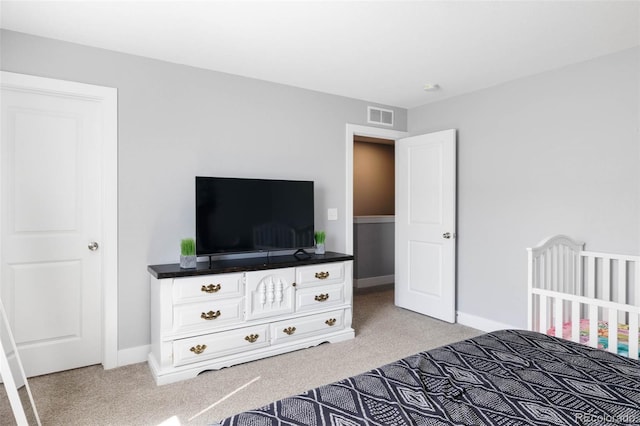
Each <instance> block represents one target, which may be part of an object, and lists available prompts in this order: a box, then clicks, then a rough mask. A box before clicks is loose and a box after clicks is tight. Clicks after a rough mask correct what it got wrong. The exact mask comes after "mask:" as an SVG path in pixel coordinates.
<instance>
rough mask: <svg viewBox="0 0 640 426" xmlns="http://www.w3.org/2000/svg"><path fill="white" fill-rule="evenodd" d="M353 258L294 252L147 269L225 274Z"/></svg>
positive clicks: (170, 274) (163, 273)
mask: <svg viewBox="0 0 640 426" xmlns="http://www.w3.org/2000/svg"><path fill="white" fill-rule="evenodd" d="M345 260H353V256H352V255H350V254H343V253H335V252H331V251H328V252H326V253H325V254H312V253H310V257H309V258H308V259H298V258H296V257H295V256H293V255H292V254H290V255H286V256H263V257H251V258H244V259H232V260H214V261H213V262H211V264H209V261H208V260H207V261H204V262H198V264H197V267H196V268H195V269H182V268H180V264H179V263H168V264H164V265H149V266H148V267H147V270H148V271H149V272H150V273H151V275H153V276H154V277H156V278H158V279H163V278H179V277H193V276H197V275H210V274H225V273H229V272H246V271H260V270H265V269H278V268H289V267H292V266H305V265H315V264H319V263H330V262H342V261H345Z"/></svg>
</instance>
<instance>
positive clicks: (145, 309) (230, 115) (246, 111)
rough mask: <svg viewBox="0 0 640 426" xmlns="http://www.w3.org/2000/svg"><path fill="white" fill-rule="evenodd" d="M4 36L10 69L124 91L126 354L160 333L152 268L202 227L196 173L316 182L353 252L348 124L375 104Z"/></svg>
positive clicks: (329, 227)
mask: <svg viewBox="0 0 640 426" xmlns="http://www.w3.org/2000/svg"><path fill="white" fill-rule="evenodd" d="M1 36H2V37H1V56H0V59H1V67H2V69H3V70H5V71H11V72H18V73H24V74H33V75H38V76H43V77H51V78H58V79H64V80H72V81H79V82H83V83H90V84H97V85H103V86H109V87H116V88H117V89H118V120H119V131H118V139H119V142H118V149H119V153H118V162H119V165H118V167H119V170H118V179H119V184H118V189H119V217H118V221H119V239H120V241H119V307H118V320H119V348H120V349H121V350H122V349H127V348H135V347H139V346H142V345H146V344H148V343H149V341H150V338H149V288H148V277H147V271H146V268H147V265H149V264H159V263H176V262H177V261H178V257H179V243H180V239H181V238H182V237H185V236H193V235H194V226H195V218H194V176H196V175H203V176H237V177H260V178H282V179H308V180H314V181H315V187H316V226H317V227H318V228H319V229H325V230H326V231H327V249H328V250H334V251H344V250H345V247H346V242H345V235H344V234H345V233H344V229H345V222H344V211H345V204H344V203H345V201H344V200H345V196H346V195H345V187H346V181H345V161H346V160H345V150H344V138H345V125H346V123H354V124H366V112H367V105H370V103H367V102H365V101H361V100H355V99H349V98H344V97H339V96H333V95H327V94H322V93H318V92H313V91H308V90H302V89H298V88H293V87H289V86H284V85H279V84H273V83H267V82H263V81H258V80H253V79H247V78H242V77H238V76H233V75H229V74H223V73H218V72H213V71H206V70H202V69H197V68H192V67H187V66H182V65H176V64H171V63H167V62H161V61H157V60H152V59H146V58H141V57H136V56H131V55H125V54H120V53H115V52H111V51H106V50H101V49H95V48H90V47H84V46H80V45H75V44H70V43H64V42H60V41H55V40H50V39H44V38H40V37H33V36H29V35H25V34H20V33H15V32H10V31H4V30H3V31H2V33H1ZM203 53H206V52H203ZM211 54H214V53H211ZM383 107H385V108H389V106H386V105H383ZM393 109H394V111H395V117H396V123H397V127H396V129H397V130H406V118H407V112H406V110H404V109H400V108H393ZM328 207H336V208H338V218H339V220H338V221H336V222H333V221H332V222H327V221H326V211H327V208H328Z"/></svg>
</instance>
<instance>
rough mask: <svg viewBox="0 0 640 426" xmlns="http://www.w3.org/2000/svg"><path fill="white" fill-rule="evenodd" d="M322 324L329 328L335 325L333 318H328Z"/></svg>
mask: <svg viewBox="0 0 640 426" xmlns="http://www.w3.org/2000/svg"><path fill="white" fill-rule="evenodd" d="M324 323H325V324H327V325H328V326H329V327H333V326H334V325H336V319H335V318H329V319H328V320H326V321H325V322H324Z"/></svg>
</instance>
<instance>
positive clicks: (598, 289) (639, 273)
mask: <svg viewBox="0 0 640 426" xmlns="http://www.w3.org/2000/svg"><path fill="white" fill-rule="evenodd" d="M527 250H528V265H529V267H528V275H529V277H528V288H529V291H528V294H529V300H528V307H529V313H528V329H529V330H533V331H539V332H541V333H546V334H550V335H553V336H556V337H562V338H564V339H567V340H571V341H573V342H577V343H582V344H585V345H588V346H590V347H593V348H600V349H604V350H607V351H609V352H612V353H617V354H619V355H624V356H628V357H630V358H632V359H638V358H639V356H640V349H639V348H640V344H639V341H640V330H639V328H638V322H639V321H638V320H639V317H640V256H629V255H622V254H609V253H598V252H591V251H585V250H584V243H583V242H579V241H575V240H573V239H572V238H570V237H567V236H565V235H556V236H554V237H551V238H548V239H546V240H544V241H542V242H541V243H540V244H538V245H537V246H536V247H532V248H529V249H527Z"/></svg>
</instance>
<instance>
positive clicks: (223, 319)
mask: <svg viewBox="0 0 640 426" xmlns="http://www.w3.org/2000/svg"><path fill="white" fill-rule="evenodd" d="M242 321H244V298H242V297H240V298H236V299H222V300H212V301H208V302H199V303H189V304H183V305H175V306H174V307H173V330H174V331H175V332H182V331H194V330H215V329H216V328H218V327H220V326H223V325H230V324H234V323H239V322H242Z"/></svg>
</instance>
